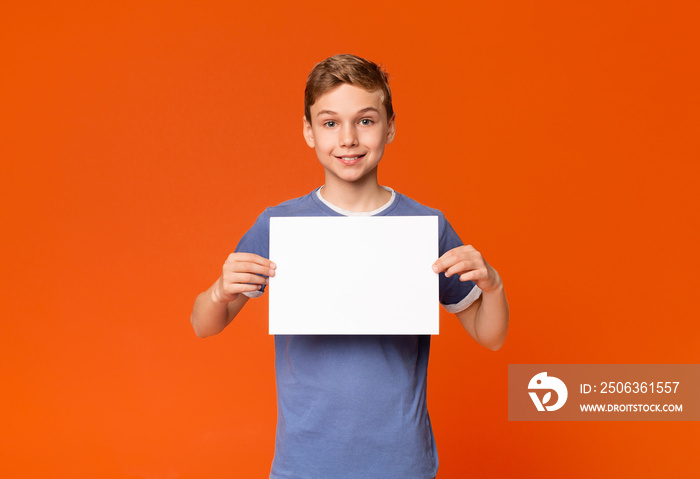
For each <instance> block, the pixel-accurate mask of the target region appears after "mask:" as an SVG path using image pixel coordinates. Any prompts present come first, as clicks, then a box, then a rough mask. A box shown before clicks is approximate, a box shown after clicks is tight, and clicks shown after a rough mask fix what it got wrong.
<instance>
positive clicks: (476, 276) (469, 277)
mask: <svg viewBox="0 0 700 479" xmlns="http://www.w3.org/2000/svg"><path fill="white" fill-rule="evenodd" d="M484 278H486V270H484V269H474V270H471V271H468V272H466V273H464V274H462V275H460V276H459V280H460V281H462V282H465V281H474V282H476V281H479V280H481V279H484Z"/></svg>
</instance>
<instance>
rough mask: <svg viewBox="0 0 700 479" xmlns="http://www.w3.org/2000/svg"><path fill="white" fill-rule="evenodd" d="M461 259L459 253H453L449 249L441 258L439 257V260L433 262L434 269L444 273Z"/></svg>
mask: <svg viewBox="0 0 700 479" xmlns="http://www.w3.org/2000/svg"><path fill="white" fill-rule="evenodd" d="M459 260H460V258H459V256H458V255H456V254H454V253H452V252H451V251H448V252H447V253H445V254H444V255H442V256H441V257H440V258H438V260H437V261H435V263H433V271H435V272H436V273H442V272H443V271H446V270H447V269H448V268H450V267H451V266H454V265H455V264H456V263H457V262H459Z"/></svg>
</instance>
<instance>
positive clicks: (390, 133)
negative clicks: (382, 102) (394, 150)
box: [386, 113, 396, 145]
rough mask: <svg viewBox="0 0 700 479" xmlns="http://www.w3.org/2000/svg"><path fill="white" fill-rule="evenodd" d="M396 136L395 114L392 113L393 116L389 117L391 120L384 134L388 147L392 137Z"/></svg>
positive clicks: (392, 139)
mask: <svg viewBox="0 0 700 479" xmlns="http://www.w3.org/2000/svg"><path fill="white" fill-rule="evenodd" d="M395 135H396V113H394V116H392V117H391V120H389V123H387V132H386V144H387V145H388V144H389V143H391V142H392V141H394V136H395Z"/></svg>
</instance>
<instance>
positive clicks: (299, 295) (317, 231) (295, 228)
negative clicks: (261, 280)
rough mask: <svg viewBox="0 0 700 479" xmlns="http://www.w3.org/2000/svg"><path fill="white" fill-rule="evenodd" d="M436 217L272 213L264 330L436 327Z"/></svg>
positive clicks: (415, 330)
mask: <svg viewBox="0 0 700 479" xmlns="http://www.w3.org/2000/svg"><path fill="white" fill-rule="evenodd" d="M438 253H439V249H438V221H437V216H368V217H367V216H360V217H345V216H338V217H336V216H331V217H289V218H280V217H274V218H270V259H271V260H272V261H273V262H275V263H276V264H277V270H276V272H275V276H274V277H271V278H270V284H269V298H270V308H269V314H270V334H438V332H439V313H440V312H439V304H438V289H439V286H438V275H437V274H436V273H435V272H433V270H432V265H433V263H434V262H435V260H436V259H437V258H438Z"/></svg>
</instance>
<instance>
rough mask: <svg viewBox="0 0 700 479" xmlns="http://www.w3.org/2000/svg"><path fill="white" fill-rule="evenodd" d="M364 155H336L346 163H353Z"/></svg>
mask: <svg viewBox="0 0 700 479" xmlns="http://www.w3.org/2000/svg"><path fill="white" fill-rule="evenodd" d="M364 156H365V155H357V156H336V158H338V159H339V160H340V161H341V162H343V163H344V164H346V165H354V164H355V163H357V162H358V161H360V160H361V159H362V158H363V157H364Z"/></svg>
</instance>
